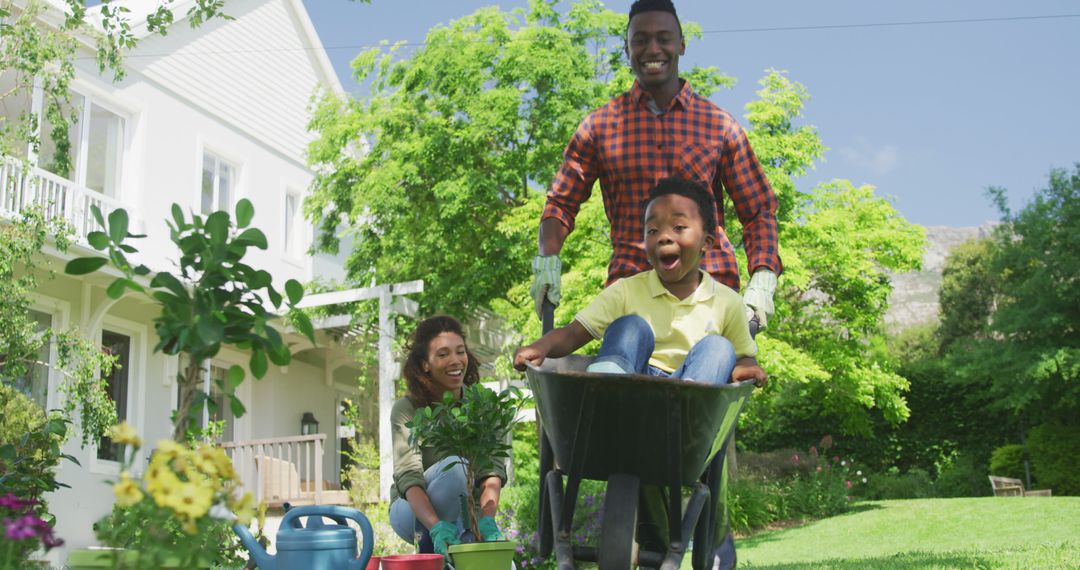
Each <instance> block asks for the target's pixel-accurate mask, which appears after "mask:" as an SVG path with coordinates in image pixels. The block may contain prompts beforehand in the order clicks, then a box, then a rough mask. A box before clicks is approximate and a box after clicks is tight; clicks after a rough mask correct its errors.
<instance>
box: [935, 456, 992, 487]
mask: <svg viewBox="0 0 1080 570" xmlns="http://www.w3.org/2000/svg"><path fill="white" fill-rule="evenodd" d="M986 475H987V468H986V467H985V466H984V465H980V464H979V462H978V461H976V460H975V458H974V457H973V456H972V455H970V454H964V453H961V454H959V455H956V456H954V457H952V458H950V459H949V460H948V461H947V462H946V463H945V464H944V465H943V466H942V467H941V472H940V474H939V475H938V478H937V481H935V482H934V489H935V490H936V491H937V494H938V496H939V497H985V496H988V495H990V494H991V488H990V481H989V480H988V479H987V478H986Z"/></svg>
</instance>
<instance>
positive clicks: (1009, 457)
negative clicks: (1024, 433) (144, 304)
mask: <svg viewBox="0 0 1080 570" xmlns="http://www.w3.org/2000/svg"><path fill="white" fill-rule="evenodd" d="M989 474H990V475H997V476H998V477H1012V478H1013V479H1023V478H1024V446H1022V445H1020V444H1015V443H1010V444H1009V445H1003V446H1001V447H998V448H996V449H994V451H993V452H992V453H991V454H990V473H989Z"/></svg>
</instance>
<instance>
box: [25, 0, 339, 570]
mask: <svg viewBox="0 0 1080 570" xmlns="http://www.w3.org/2000/svg"><path fill="white" fill-rule="evenodd" d="M297 6H301V5H300V4H299V3H298V2H294V1H292V0H269V1H265V0H239V1H236V2H230V3H229V5H228V7H227V11H228V13H229V14H230V15H232V16H234V17H235V18H236V20H234V21H228V22H226V21H215V22H212V23H210V24H208V25H206V26H204V28H200V29H199V30H190V29H189V28H188V27H187V25H186V24H183V23H181V24H180V25H178V26H176V27H175V28H173V30H172V31H171V32H170V35H169V36H167V37H165V38H148V39H147V40H146V41H145V42H143V43H142V44H140V47H139V48H138V50H137V51H136V52H135V53H133V54H131V55H132V57H130V58H129V60H128V61H129V69H128V75H127V77H126V78H125V79H124V80H123V81H121V82H118V83H112V82H110V81H108V80H102V79H100V78H98V76H97V68H96V64H95V63H94V61H93V59H92V58H82V59H79V60H77V61H76V65H77V70H78V72H77V78H76V81H75V82H74V84H73V88H74V89H75V90H76V91H78V92H80V93H83V94H85V95H88V96H89V97H90V98H91V99H92V100H94V101H95V102H96V103H99V104H101V105H103V106H105V107H106V108H108V109H109V110H111V111H113V112H115V113H118V114H120V115H122V116H123V117H124V118H125V133H124V143H123V147H124V162H123V171H122V185H121V188H120V190H119V199H120V200H122V201H123V202H124V204H125V207H126V208H127V209H128V210H129V211H130V213H131V214H132V218H133V225H132V227H131V230H132V232H133V233H145V234H146V237H145V238H143V239H139V240H134V241H133V242H132V243H133V245H135V246H136V247H137V248H138V249H139V250H140V253H139V254H138V255H136V256H134V259H133V261H136V262H142V263H145V264H146V265H148V266H150V267H151V268H152V269H154V270H166V269H172V268H174V267H175V262H176V259H177V253H176V250H175V247H174V246H173V245H172V242H171V241H170V239H169V230H168V228H167V226H166V224H165V220H167V219H171V213H170V210H171V206H172V204H173V203H177V204H179V205H180V206H181V207H182V208H183V209H184V211H185V212H190V211H192V210H197V208H198V206H199V197H200V187H201V186H200V184H201V174H202V157H203V153H204V151H205V150H210V151H212V152H214V153H215V154H217V155H218V156H220V157H221V158H224V159H226V160H228V161H230V162H231V163H233V164H234V165H235V166H236V167H237V169H238V170H237V177H236V180H237V185H236V188H235V190H234V192H233V200H234V202H235V200H236V199H239V198H248V199H249V200H251V201H252V203H253V204H254V206H255V218H254V220H253V222H252V224H253V226H255V227H258V228H260V229H261V230H262V231H263V232H264V233H265V234H266V236H267V239H268V242H269V248H268V249H267V250H266V251H261V250H256V249H251V250H249V253H248V256H247V257H246V258H245V262H247V263H249V264H250V265H252V266H253V267H256V268H258V269H265V270H267V271H269V272H270V273H271V275H273V278H274V284H275V286H277V287H278V288H279V289H280V288H283V286H284V283H285V281H286V280H287V279H297V280H299V281H301V282H306V281H310V280H311V279H313V278H317V277H323V278H337V279H340V278H341V277H342V276H343V270H342V261H343V257H342V256H338V257H333V256H316V257H315V258H313V257H312V256H309V255H307V254H305V253H303V252H304V251H305V250H306V248H307V245H308V244H307V243H303V244H302V247H301V248H299V250H298V251H299V254H297V255H290V254H289V253H287V252H286V248H285V244H284V238H283V231H284V226H285V219H284V216H285V214H284V209H285V194H286V192H289V191H292V192H297V193H300V194H301V195H303V194H306V192H307V188H308V186H309V185H310V182H311V179H312V173H311V171H310V170H309V169H308V168H307V166H306V164H305V162H304V159H303V150H304V147H305V146H306V144H307V141H308V140H310V135H309V134H308V133H306V122H307V106H306V103H307V101H308V100H309V98H310V96H311V95H312V93H313V91H314V88H315V87H316V86H317V85H319V84H320V82H321V81H322V82H325V78H321V77H320V76H319V74H318V70H316V69H314V68H315V63H316V62H315V59H317V58H318V57H325V56H324V55H323V54H321V52H319V53H318V54H313V53H312V52H315V51H318V50H312V49H294V48H303V47H305V46H308V47H310V44H307V43H305V42H304V41H303V40H302V38H301V36H300V34H301V30H302V28H303V26H304V25H307V24H305V22H306V15H298V14H297V12H296V7H297ZM300 9H301V10H302V8H300ZM267 45H274V46H277V47H280V48H288V49H285V50H284V51H282V52H266V51H265V50H263V51H262V52H259V51H258V50H251V48H252V46H262V47H264V48H265V46H267ZM184 50H193V51H195V52H200V53H202V52H214V51H216V52H221V55H218V56H191V57H187V58H185V57H184V56H183V55H174V56H173V57H169V56H170V55H172V54H179V53H180V52H182V51H184ZM244 50H249V51H251V53H247V54H241V55H237V54H236V53H234V52H243V51H244ZM229 53H231V54H232V55H229ZM87 55H89V52H87ZM298 230H299V231H298V232H297V235H300V236H306V237H308V238H310V235H311V231H312V229H311V226H310V224H307V223H303V224H301V225H300V226H299V228H298ZM73 253H75V254H76V255H86V254H87V253H88V251H87V250H85V249H81V248H76V249H75V250H74V251H73ZM313 259H314V260H313ZM64 261H65V260H64V259H59V258H54V259H53V262H54V263H56V264H57V266H58V267H62V264H63V262H64ZM313 267H315V268H317V269H313ZM110 281H111V279H110V278H108V277H106V276H104V275H102V274H100V273H98V274H94V275H89V276H85V277H80V278H74V277H68V276H64V275H58V276H57V277H56V278H54V279H49V278H48V276H46V275H44V274H43V275H42V276H41V279H40V283H41V287H40V290H39V291H38V293H39V297H40V304H41V305H42V306H43V307H46V308H48V309H49V310H50V311H55V312H56V314H57V315H62V318H61V317H57V320H55V321H54V326H59V327H62V328H66V327H69V326H70V327H78V328H80V329H82V332H83V333H84V334H85V335H87V336H88V337H89V338H93V339H100V335H101V330H102V328H106V329H110V330H116V331H118V332H123V333H125V334H130V335H132V338H133V347H132V364H131V366H130V369H129V376H128V377H129V385H130V389H129V403H128V408H127V412H128V419H129V421H130V422H131V423H132V424H133V425H135V427H136V428H137V429H138V431H139V433H140V435H141V436H142V437H143V439H144V441H145V442H147V443H146V449H145V450H144V451H143V452H142V453H141V455H140V457H139V459H137V460H136V462H135V464H134V465H135V467H134V469H135V471H136V473H135V474H136V475H137V474H138V473H139V472H141V470H142V469H143V468H144V467H145V465H146V457H148V453H149V451H150V450H152V448H153V447H154V442H156V441H158V440H160V439H163V438H168V437H170V435H171V431H172V428H171V422H170V419H169V417H170V414H171V412H172V410H173V409H175V405H176V401H175V400H176V396H175V394H176V384H175V375H176V372H177V368H178V366H180V363H179V362H178V359H177V358H176V357H170V356H166V355H162V354H154V353H153V351H152V349H153V347H154V345H155V344H156V343H157V338H156V336H155V335H154V329H153V322H152V321H153V317H154V316H155V315H156V314H157V312H158V310H157V307H156V306H154V305H153V304H150V303H148V302H146V301H144V300H141V299H139V298H136V297H131V296H129V297H127V298H124V299H122V300H120V301H119V302H116V303H115V304H113V303H111V301H110V300H109V299H108V298H107V297H106V295H105V293H104V288H105V287H106V286H107V285H108V283H109V282H110ZM290 339H291V340H293V341H298V340H299V339H296V338H294V337H290ZM306 343H307V341H306V340H304V341H303V344H306ZM303 344H297V345H296V346H294V350H302V349H304V346H303ZM308 346H310V345H308ZM305 360H306V362H302V361H294V362H293V363H292V364H290V365H289V366H288V367H272V368H271V369H270V371H269V372H268V374H267V375H266V377H265V378H263V379H262V380H259V381H256V380H255V379H254V378H253V377H251V376H250V374H249V375H248V378H247V380H246V381H245V382H244V384H243V385H242V386H241V388H240V389H239V390H238V397H239V398H240V399H241V401H242V402H243V403H244V404H245V406H246V408H247V413H246V414H245V416H244V417H242V418H239V419H238V420H237V422H236V424H235V426H236V427H235V429H236V433H235V437H234V439H237V440H240V439H255V438H268V437H278V436H289V435H297V434H299V431H300V418H301V416H302V414H303V413H304V412H308V411H310V412H312V413H313V414H314V415H315V417H316V418H317V419H318V420H319V422H320V425H319V428H320V431H321V432H322V433H326V434H327V439H326V453H325V454H324V459H323V461H324V464H323V478H324V479H326V480H328V481H331V482H338V472H337V466H338V457H337V453H338V449H337V448H338V444H337V438H336V421H335V420H336V415H337V403H338V401H339V400H340V398H341V397H342V395H343V393H344V392H345V391H348V390H349V389H350V387H349V383H347V382H346V383H342V382H331V383H330V385H329V386H328V385H327V383H326V381H325V377H326V375H325V373H324V370H323V368H321V367H320V365H319V363H320V362H321V361H320V360H319V358H307V359H305ZM215 363H219V364H221V365H224V366H228V365H231V364H241V365H243V366H244V367H245V368H246V365H247V355H246V354H244V353H241V352H236V351H228V350H225V351H222V353H221V355H219V357H218V359H216V360H215ZM341 374H343V372H342V369H338V370H337V371H336V372H335V373H334V375H333V378H334V379H337V378H339V377H340V375H341ZM344 374H345V375H346V376H347V375H348V373H347V372H345V373H344ZM60 382H61V377H60V375H59V374H58V373H56V372H53V373H52V377H51V386H50V391H49V392H50V404H51V405H58V404H59V403H60V399H59V393H58V387H59V383H60ZM65 451H66V452H67V453H70V454H72V455H73V456H75V457H76V458H77V459H78V460H79V462H80V463H81V467H80V466H77V465H74V464H71V463H68V462H65V463H63V464H62V465H61V467H60V469H59V471H58V473H57V479H58V480H59V481H61V482H64V483H66V484H68V485H70V486H71V488H67V489H61V490H60V491H58V492H56V493H54V494H52V495H51V496H50V498H49V499H48V500H49V503H50V506H51V509H52V511H53V512H54V513H55V514H56V517H57V528H56V532H57V535H58V536H60V537H62V538H63V539H64V540H65V541H66V542H65V545H64V547H62V548H59V549H54V550H53V551H52V552H50V553H49V554H48V557H47V560H48V561H49V562H50V563H52V564H54V565H57V566H59V565H61V564H62V563H63V562H64V561H65V559H66V556H67V552H69V551H70V550H71V549H74V548H83V547H86V546H89V545H93V544H96V540H95V538H94V536H93V531H92V528H91V525H92V524H93V522H94V521H96V520H98V519H100V518H101V517H102V516H104V515H106V514H107V513H108V512H110V510H111V508H112V504H113V502H114V495H113V493H112V490H111V487H110V483H109V481H111V480H113V479H115V477H116V476H117V474H118V473H117V464H116V463H112V462H104V461H98V460H97V459H96V449H95V448H94V447H93V446H90V447H88V448H85V449H84V448H82V447H80V444H79V440H78V438H73V439H72V440H71V441H69V442H68V444H67V445H66V449H65Z"/></svg>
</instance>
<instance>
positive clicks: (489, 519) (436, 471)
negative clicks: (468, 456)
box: [390, 316, 506, 554]
mask: <svg viewBox="0 0 1080 570" xmlns="http://www.w3.org/2000/svg"><path fill="white" fill-rule="evenodd" d="M404 376H405V381H406V385H407V388H408V394H407V395H406V396H405V397H404V398H401V399H400V400H398V401H397V402H395V403H394V409H393V411H392V412H391V413H390V423H391V426H392V429H393V438H394V487H393V489H392V495H393V502H392V503H391V505H390V525H391V526H392V527H393V528H394V532H396V533H397V535H398V536H400V537H401V539H402V540H404V541H406V542H409V543H412V542H414V540H415V539H416V535H418V534H419V535H420V551H421V552H425V551H426V552H431V551H432V550H434V551H435V552H438V553H440V554H446V547H447V546H448V545H451V544H458V543H459V541H460V536H461V533H462V529H463V528H465V526H464V525H463V522H462V520H461V519H462V518H463V517H462V513H461V501H460V499H459V497H460V496H461V495H468V496H470V497H471V498H472V500H479V507H480V512H481V513H482V516H483V518H481V519H480V520H479V521H478V528H479V531H480V534H481V535H483V537H482V538H483V539H484V540H500V539H502V535H501V533H500V532H499V528H498V527H497V526H496V524H495V519H494V516H495V512H496V511H497V510H498V508H499V493H500V492H501V491H502V486H503V483H504V482H505V481H506V466H505V463H504V462H503V461H501V460H496V461H494V462H493V463H494V464H495V466H496V467H495V468H494V469H491V470H489V471H486V472H483V473H480V474H478V475H477V478H476V479H477V483H476V487H477V488H476V489H466V488H465V487H466V485H467V484H466V482H465V474H464V472H463V470H462V469H461V468H460V467H455V468H453V469H450V470H444V469H443V468H444V467H445V466H446V465H447V463H450V462H453V461H457V460H458V458H457V457H456V456H439V455H438V454H437V453H436V452H435V450H433V449H431V448H430V447H428V446H423V447H422V448H420V449H417V448H416V447H414V446H411V445H409V428H408V427H406V424H408V423H409V421H410V420H412V418H413V416H414V415H416V410H419V409H421V408H425V407H427V406H430V405H431V404H432V403H433V402H439V401H442V398H443V395H444V394H446V393H447V392H449V393H451V394H453V395H454V397H455V398H460V397H461V393H462V390H461V389H462V386H465V385H472V384H475V383H476V382H477V381H478V380H479V378H480V370H479V362H478V361H477V360H476V358H475V357H473V355H472V353H470V352H469V348H468V347H467V346H466V345H465V334H464V332H463V331H462V329H461V324H460V323H459V322H458V321H457V320H456V319H454V318H453V317H448V316H438V317H432V318H430V319H427V320H425V321H423V322H421V323H420V324H419V325H417V327H416V331H415V332H413V335H412V338H411V339H410V343H409V347H408V357H407V358H406V361H405V367H404ZM464 516H466V517H467V516H468V515H467V514H465V515H464ZM429 537H430V538H429Z"/></svg>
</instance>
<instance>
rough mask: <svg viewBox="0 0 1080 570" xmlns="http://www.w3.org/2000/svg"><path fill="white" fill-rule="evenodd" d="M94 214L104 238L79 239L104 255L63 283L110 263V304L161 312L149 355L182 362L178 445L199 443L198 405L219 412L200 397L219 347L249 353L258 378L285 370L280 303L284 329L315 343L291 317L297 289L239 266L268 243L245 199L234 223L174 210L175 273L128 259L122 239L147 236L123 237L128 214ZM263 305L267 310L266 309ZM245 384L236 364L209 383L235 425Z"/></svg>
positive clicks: (76, 265)
mask: <svg viewBox="0 0 1080 570" xmlns="http://www.w3.org/2000/svg"><path fill="white" fill-rule="evenodd" d="M92 211H93V215H94V217H95V218H96V220H97V222H98V224H99V225H100V226H101V227H102V228H104V229H105V231H93V232H90V233H89V234H88V235H87V236H86V241H87V242H88V243H89V244H90V245H91V247H93V248H94V249H96V250H98V251H101V252H103V253H104V254H105V256H104V257H101V256H94V257H78V258H75V259H72V260H71V261H69V262H68V264H67V266H66V268H65V271H66V272H67V273H68V274H70V275H85V274H88V273H93V272H94V271H97V270H98V269H101V268H102V267H104V266H105V265H111V266H112V267H113V268H115V269H117V270H119V271H120V272H121V273H122V274H123V276H122V277H118V278H117V279H115V280H114V281H113V282H112V283H111V284H110V285H109V286H108V288H107V289H106V290H105V291H106V293H107V294H108V296H109V297H110V298H112V299H119V298H121V297H123V296H124V294H125V293H126V292H127V291H128V290H130V291H134V292H135V293H138V294H142V295H145V296H146V297H147V298H148V300H149V301H151V302H152V303H154V304H156V305H157V306H158V307H159V308H160V309H161V313H160V314H159V315H158V316H157V317H155V318H154V331H155V332H156V333H157V336H158V343H157V345H156V346H154V351H155V352H157V351H161V352H163V353H165V354H175V355H179V354H183V355H184V356H185V357H186V358H187V362H186V363H184V366H183V369H182V370H181V372H179V373H178V374H177V385H178V386H179V387H180V398H179V402H178V404H177V408H176V411H175V412H174V414H173V426H174V428H173V439H175V440H176V441H184V440H186V439H189V438H191V437H192V436H193V435H196V434H195V433H194V432H195V430H196V429H197V428H195V427H193V426H198V425H199V419H200V418H201V417H202V411H203V408H204V406H205V407H206V409H207V410H208V411H209V412H210V413H211V414H212V413H214V412H215V411H216V409H215V407H216V404H215V402H214V401H213V400H212V399H210V397H209V395H208V394H207V393H206V392H205V391H203V389H202V371H203V368H204V366H205V364H206V362H207V361H208V360H209V359H211V358H213V357H214V356H215V355H217V353H218V352H219V351H220V350H221V348H222V346H232V347H234V348H237V349H239V350H243V351H247V352H250V354H251V357H250V359H249V368H250V369H251V373H252V374H253V375H254V376H255V377H256V378H262V377H263V376H264V375H265V374H266V372H267V369H268V367H269V362H273V363H274V364H275V365H277V366H287V365H288V364H289V362H290V361H291V360H292V353H291V351H290V349H289V345H288V344H286V343H285V342H284V341H283V339H282V337H281V333H279V332H278V330H277V329H276V328H275V327H274V326H273V325H272V323H273V321H275V320H277V319H278V318H279V317H280V315H278V314H276V312H274V311H280V310H282V302H283V301H285V306H286V307H287V308H288V312H287V317H288V319H289V322H290V323H291V324H292V325H293V326H294V327H295V328H296V330H298V331H299V332H300V333H302V334H303V335H304V336H306V337H307V338H308V339H309V340H311V342H312V344H314V343H315V336H314V330H313V328H312V325H311V321H310V319H309V318H308V316H307V315H306V314H305V313H304V312H303V311H301V310H298V309H296V304H297V303H299V302H300V300H301V299H302V298H303V297H304V288H303V286H302V285H300V283H298V282H297V281H296V280H295V279H289V280H288V281H286V282H285V297H283V296H282V295H281V293H279V292H278V291H277V289H275V288H274V285H273V277H272V276H271V275H270V273H269V272H268V271H265V270H257V269H255V268H253V267H251V266H249V265H247V264H246V263H244V262H243V259H244V256H245V255H246V254H247V250H248V249H249V248H252V247H254V248H257V249H266V248H267V243H266V236H265V235H264V234H263V233H262V232H261V231H260V230H259V229H258V228H254V227H248V226H249V224H250V223H251V219H252V218H253V217H254V216H255V208H254V206H252V205H251V202H250V201H249V200H248V199H246V198H243V199H241V200H240V201H239V202H237V203H236V212H235V214H236V217H235V221H234V219H233V217H232V216H230V215H229V212H225V211H217V212H214V213H212V214H210V215H208V216H206V217H205V218H204V217H203V216H200V215H198V214H194V213H193V214H191V219H190V220H188V218H187V217H186V216H185V214H184V212H183V210H182V209H181V208H180V206H179V205H177V204H173V207H172V216H173V218H172V220H169V221H167V224H168V227H169V234H170V236H171V237H172V241H173V243H174V244H175V245H176V247H177V249H178V250H179V251H178V253H179V255H178V258H179V262H178V266H179V269H178V271H177V272H176V273H175V274H174V273H172V272H170V271H159V272H157V273H154V274H153V276H152V277H151V276H150V275H151V273H153V272H152V271H151V270H150V268H149V267H147V266H146V265H142V264H139V265H134V264H132V263H131V262H130V261H129V260H128V258H127V256H128V255H129V254H133V253H137V252H138V250H136V249H135V248H134V247H133V246H132V245H131V244H130V243H128V240H129V239H137V238H141V237H145V236H140V235H133V234H131V233H130V232H128V215H127V212H126V211H125V210H123V209H118V210H114V211H113V212H111V213H110V214H109V218H108V220H107V221H106V220H105V219H104V218H103V217H102V215H101V210H99V209H98V208H97V206H93V207H92ZM147 278H149V283H148V284H147V283H146V279H147ZM264 299H265V300H264ZM266 300H268V301H269V303H270V305H272V308H273V311H271V310H269V308H268V307H267V306H266ZM268 361H269V362H268ZM244 376H245V372H244V368H243V367H242V366H239V365H233V366H231V367H230V368H229V372H228V375H227V377H226V378H225V379H224V380H215V382H217V383H218V386H217V387H218V388H219V389H220V390H221V392H222V393H223V394H226V395H227V396H228V398H229V406H230V407H231V410H232V413H233V415H234V416H235V417H240V416H242V415H244V411H245V410H244V405H243V404H242V403H241V402H240V400H239V399H238V398H237V397H236V394H235V391H236V388H237V387H238V386H239V385H240V384H241V383H242V382H243V381H244Z"/></svg>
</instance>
